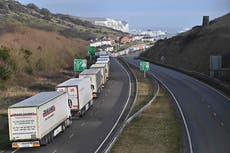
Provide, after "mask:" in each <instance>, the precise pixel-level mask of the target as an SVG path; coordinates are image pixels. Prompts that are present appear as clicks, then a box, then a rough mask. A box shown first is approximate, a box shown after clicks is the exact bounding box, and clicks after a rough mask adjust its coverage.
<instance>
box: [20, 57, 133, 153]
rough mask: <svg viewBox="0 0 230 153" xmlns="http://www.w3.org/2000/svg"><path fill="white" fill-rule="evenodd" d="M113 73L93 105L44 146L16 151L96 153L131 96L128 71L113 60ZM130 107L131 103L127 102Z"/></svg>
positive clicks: (21, 152) (22, 152)
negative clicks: (81, 116)
mask: <svg viewBox="0 0 230 153" xmlns="http://www.w3.org/2000/svg"><path fill="white" fill-rule="evenodd" d="M110 74H111V76H110V80H109V81H108V82H107V84H106V85H105V89H104V90H103V91H102V92H101V94H100V95H99V98H98V99H96V100H95V101H94V106H93V107H92V108H91V109H90V110H89V111H88V112H86V114H85V116H83V118H80V119H79V120H74V121H73V124H72V125H71V126H70V127H69V128H68V129H67V130H66V131H65V132H64V133H63V134H60V135H58V136H57V137H56V138H55V139H54V141H53V142H52V143H51V144H49V145H48V146H45V147H39V148H25V149H19V150H17V151H16V152H17V153H24V152H36V153H93V152H95V151H96V150H97V149H99V148H98V147H99V146H100V145H101V144H102V142H103V141H104V140H105V138H106V137H107V134H108V133H109V132H110V131H111V129H112V128H113V127H114V124H115V123H116V121H117V119H118V118H119V116H120V114H121V112H122V110H123V108H124V107H125V106H126V103H127V100H128V99H129V96H130V94H129V92H130V82H129V77H128V74H127V72H126V71H125V70H124V69H123V68H122V66H121V65H120V64H118V61H117V60H116V59H113V58H112V59H111V73H110ZM127 106H129V105H127Z"/></svg>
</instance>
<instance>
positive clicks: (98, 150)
mask: <svg viewBox="0 0 230 153" xmlns="http://www.w3.org/2000/svg"><path fill="white" fill-rule="evenodd" d="M116 62H117V63H118V64H119V65H120V66H121V68H122V69H123V70H124V71H125V72H126V73H127V75H128V78H129V96H128V99H127V101H126V104H125V106H124V108H123V110H122V112H121V114H120V116H119V117H118V119H117V121H116V123H115V124H114V126H113V128H112V129H111V130H110V132H109V133H108V134H107V136H106V138H105V139H104V141H103V142H102V143H101V144H100V146H99V147H98V148H97V150H96V151H95V152H94V153H97V152H98V151H99V150H100V149H101V147H102V145H103V144H104V143H105V141H106V140H107V139H108V137H109V136H110V134H111V133H112V132H113V130H114V129H115V127H116V126H117V124H118V122H119V120H120V118H121V116H122V115H123V112H124V111H125V108H126V106H127V105H128V102H129V99H130V96H131V78H130V76H129V73H128V71H127V70H126V69H125V68H124V67H123V65H122V64H121V63H120V62H118V61H116Z"/></svg>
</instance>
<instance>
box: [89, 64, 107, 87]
mask: <svg viewBox="0 0 230 153" xmlns="http://www.w3.org/2000/svg"><path fill="white" fill-rule="evenodd" d="M90 69H100V70H101V75H102V76H103V82H102V84H103V86H105V83H106V81H107V78H106V73H107V72H106V70H107V69H106V64H104V63H101V64H93V65H91V66H90Z"/></svg>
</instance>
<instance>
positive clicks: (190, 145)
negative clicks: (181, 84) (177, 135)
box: [129, 62, 193, 153]
mask: <svg viewBox="0 0 230 153" xmlns="http://www.w3.org/2000/svg"><path fill="white" fill-rule="evenodd" d="M129 63H130V62H129ZM130 64H132V65H134V66H136V67H139V65H137V64H136V63H130ZM150 71H151V69H150ZM149 74H151V75H152V76H153V77H154V78H155V79H156V80H158V81H159V82H160V83H161V84H162V85H163V86H164V87H165V88H166V89H167V90H168V91H169V93H170V94H171V95H172V97H173V99H174V100H175V102H176V105H177V108H178V109H179V111H180V114H181V117H182V119H183V122H184V126H185V130H186V133H187V136H188V142H189V149H190V153H193V147H192V140H191V135H190V132H189V129H188V124H187V121H186V120H185V117H184V113H183V111H182V109H181V107H180V104H179V103H178V101H177V99H176V97H175V95H174V94H173V93H172V91H171V90H170V89H169V88H168V87H167V86H166V84H164V83H163V82H162V81H161V80H160V79H158V78H157V76H155V75H154V74H153V73H152V72H151V73H149Z"/></svg>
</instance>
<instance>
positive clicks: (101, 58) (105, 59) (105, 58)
mask: <svg viewBox="0 0 230 153" xmlns="http://www.w3.org/2000/svg"><path fill="white" fill-rule="evenodd" d="M97 61H106V62H107V61H108V62H109V61H110V59H109V58H107V57H99V58H97Z"/></svg>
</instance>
